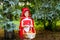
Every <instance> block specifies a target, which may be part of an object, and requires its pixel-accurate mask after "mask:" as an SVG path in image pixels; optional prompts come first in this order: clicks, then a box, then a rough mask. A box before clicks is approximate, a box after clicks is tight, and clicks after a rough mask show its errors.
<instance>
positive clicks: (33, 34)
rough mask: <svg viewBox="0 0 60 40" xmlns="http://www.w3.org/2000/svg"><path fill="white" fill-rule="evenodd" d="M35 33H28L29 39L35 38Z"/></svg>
mask: <svg viewBox="0 0 60 40" xmlns="http://www.w3.org/2000/svg"><path fill="white" fill-rule="evenodd" d="M35 35H36V34H35V33H27V37H28V38H29V39H33V38H35Z"/></svg>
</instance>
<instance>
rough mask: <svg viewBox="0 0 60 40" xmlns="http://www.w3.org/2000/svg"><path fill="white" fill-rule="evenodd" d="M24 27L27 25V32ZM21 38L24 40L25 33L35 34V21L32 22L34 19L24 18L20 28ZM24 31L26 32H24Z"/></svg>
mask: <svg viewBox="0 0 60 40" xmlns="http://www.w3.org/2000/svg"><path fill="white" fill-rule="evenodd" d="M23 25H27V26H28V28H27V30H26V29H25V30H24V27H23ZM19 29H20V30H19V36H20V38H24V37H23V33H24V32H25V33H26V32H29V31H30V30H31V32H32V33H35V29H34V21H33V20H32V18H23V19H22V20H21V21H20V26H19ZM23 31H24V32H23Z"/></svg>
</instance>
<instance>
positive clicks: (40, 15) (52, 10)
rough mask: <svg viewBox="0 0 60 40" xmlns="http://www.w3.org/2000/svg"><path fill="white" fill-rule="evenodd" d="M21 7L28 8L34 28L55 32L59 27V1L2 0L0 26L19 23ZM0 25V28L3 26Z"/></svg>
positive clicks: (0, 3) (0, 4)
mask: <svg viewBox="0 0 60 40" xmlns="http://www.w3.org/2000/svg"><path fill="white" fill-rule="evenodd" d="M3 4H4V5H3ZM23 7H28V8H30V11H31V14H32V18H33V19H34V21H35V27H36V28H38V29H39V28H41V27H42V28H43V29H48V30H57V29H58V28H59V27H60V24H59V21H60V0H3V2H2V1H1V2H0V20H1V21H0V22H1V24H7V22H12V23H13V21H15V20H17V21H19V20H20V14H21V9H22V8H23ZM7 20H8V21H7ZM1 24H0V26H3V27H4V26H5V25H1ZM13 24H15V23H13ZM57 24H59V25H57ZM9 25H10V24H9ZM57 26H59V27H57ZM8 27H9V26H8ZM56 28H57V29H56Z"/></svg>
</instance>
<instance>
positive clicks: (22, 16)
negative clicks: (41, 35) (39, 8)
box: [21, 8, 31, 18]
mask: <svg viewBox="0 0 60 40" xmlns="http://www.w3.org/2000/svg"><path fill="white" fill-rule="evenodd" d="M26 11H28V13H29V16H28V17H31V14H30V10H29V8H22V14H21V18H25V12H26Z"/></svg>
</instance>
